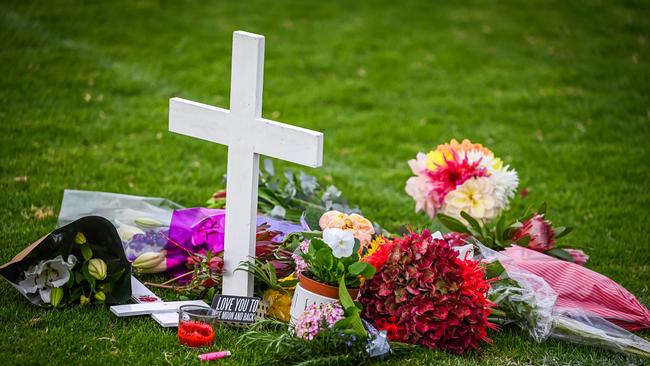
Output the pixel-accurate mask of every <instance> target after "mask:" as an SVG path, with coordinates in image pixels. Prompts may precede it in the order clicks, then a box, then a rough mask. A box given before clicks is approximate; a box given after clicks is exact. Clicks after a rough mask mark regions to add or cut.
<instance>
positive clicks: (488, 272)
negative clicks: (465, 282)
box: [485, 261, 506, 279]
mask: <svg viewBox="0 0 650 366" xmlns="http://www.w3.org/2000/svg"><path fill="white" fill-rule="evenodd" d="M505 270H506V269H505V268H503V265H501V262H499V261H494V262H492V263H488V264H487V265H486V266H485V278H486V279H490V278H496V277H499V276H501V274H502V273H503V272H505Z"/></svg>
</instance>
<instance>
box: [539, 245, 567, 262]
mask: <svg viewBox="0 0 650 366" xmlns="http://www.w3.org/2000/svg"><path fill="white" fill-rule="evenodd" d="M544 254H548V255H550V256H553V257H555V258H559V259H562V260H564V261H567V262H573V257H572V256H571V254H569V252H567V251H566V250H564V249H560V248H553V249H550V250H547V251H545V252H544Z"/></svg>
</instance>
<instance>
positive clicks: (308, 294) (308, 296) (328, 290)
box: [290, 274, 359, 324]
mask: <svg viewBox="0 0 650 366" xmlns="http://www.w3.org/2000/svg"><path fill="white" fill-rule="evenodd" d="M298 280H299V283H298V285H297V286H296V291H294V293H293V299H292V300H291V312H290V313H291V323H292V324H295V323H296V322H297V321H298V319H299V318H300V315H302V313H303V312H304V311H305V309H307V307H308V306H309V305H312V304H329V303H333V302H334V301H337V300H338V299H339V288H338V286H332V285H327V284H324V283H321V282H318V281H316V280H313V279H311V278H309V277H307V276H303V275H302V274H298ZM348 292H349V293H350V296H352V298H353V299H356V298H357V296H358V295H359V289H358V288H355V289H348Z"/></svg>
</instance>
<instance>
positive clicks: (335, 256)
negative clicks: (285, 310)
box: [291, 228, 375, 323]
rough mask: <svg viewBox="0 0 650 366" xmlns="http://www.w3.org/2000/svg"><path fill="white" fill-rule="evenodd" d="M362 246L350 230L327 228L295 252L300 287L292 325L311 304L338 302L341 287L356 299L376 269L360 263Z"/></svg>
mask: <svg viewBox="0 0 650 366" xmlns="http://www.w3.org/2000/svg"><path fill="white" fill-rule="evenodd" d="M360 246H361V243H360V242H359V240H358V239H356V238H355V237H354V235H353V233H352V232H351V231H349V230H342V229H338V228H328V229H325V230H323V235H322V238H321V237H316V238H312V239H311V240H310V241H309V242H307V241H304V242H302V243H301V244H300V246H299V248H298V249H297V250H296V253H295V255H294V259H295V260H296V272H297V274H298V284H297V285H296V290H295V292H294V295H293V300H292V302H291V321H292V323H295V321H296V320H297V319H298V318H299V317H300V315H301V314H302V312H303V311H304V310H305V309H306V308H307V306H309V305H311V304H327V303H331V302H334V301H337V300H339V286H340V284H344V285H345V287H346V288H347V290H348V292H349V293H350V295H351V297H352V298H353V299H355V298H356V297H357V296H358V294H359V287H360V286H361V283H362V280H366V279H370V278H372V276H374V274H375V267H373V266H372V265H371V264H369V263H366V262H361V261H359V248H360Z"/></svg>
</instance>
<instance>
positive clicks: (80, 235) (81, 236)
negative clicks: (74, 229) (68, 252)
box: [74, 231, 86, 245]
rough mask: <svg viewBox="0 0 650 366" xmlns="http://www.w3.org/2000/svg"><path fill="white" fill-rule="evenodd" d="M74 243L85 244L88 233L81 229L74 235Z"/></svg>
mask: <svg viewBox="0 0 650 366" xmlns="http://www.w3.org/2000/svg"><path fill="white" fill-rule="evenodd" d="M74 243H75V244H77V245H84V244H86V235H84V233H82V232H81V231H80V232H78V233H77V235H75V236H74Z"/></svg>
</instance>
